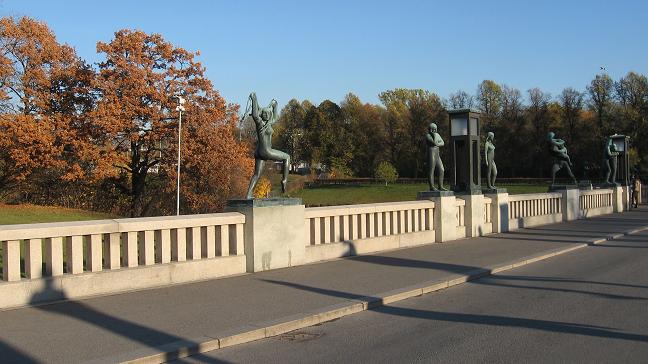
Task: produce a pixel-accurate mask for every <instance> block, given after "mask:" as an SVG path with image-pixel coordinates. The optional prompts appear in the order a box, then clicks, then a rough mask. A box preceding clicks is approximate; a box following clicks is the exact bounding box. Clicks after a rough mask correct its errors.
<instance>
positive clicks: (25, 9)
mask: <svg viewBox="0 0 648 364" xmlns="http://www.w3.org/2000/svg"><path fill="white" fill-rule="evenodd" d="M647 4H648V2H646V1H624V0H617V1H598V0H589V1H568V0H563V1H541V0H536V1H522V0H518V1H495V0H493V1H467V0H464V1H415V0H400V1H364V0H361V1H352V0H347V1H338V0H328V1H306V0H302V1H283V0H278V1H236V0H230V1H221V0H214V1H207V0H202V1H164V0H158V1H149V0H139V1H138V0H130V1H123V0H111V1H93V0H85V1H77V0H58V1H56V0H40V1H39V0H0V14H1V15H2V16H7V15H11V16H22V15H27V16H30V17H33V18H36V19H39V20H42V21H45V22H46V23H47V24H48V25H49V26H50V28H51V29H52V30H53V31H54V32H55V33H56V35H57V37H58V39H59V41H60V42H64V43H68V44H70V45H71V46H73V47H75V48H76V50H77V52H78V54H79V55H80V56H81V57H83V58H84V59H86V60H87V61H89V62H96V61H98V60H99V59H100V58H99V56H98V55H97V54H96V42H97V41H104V42H108V41H110V40H111V39H112V36H113V33H114V32H115V31H117V30H119V29H122V28H131V29H141V30H143V31H145V32H148V33H160V34H162V35H163V36H164V38H165V39H167V40H168V41H170V42H172V43H173V44H174V45H176V46H179V47H183V48H185V49H187V50H192V51H196V50H199V51H200V52H201V56H200V57H199V60H200V61H201V62H202V63H203V64H204V65H205V67H206V68H207V76H208V77H209V78H210V79H211V80H212V82H213V83H214V85H215V87H216V88H217V89H218V90H220V92H221V94H222V95H223V96H224V97H225V98H226V100H227V101H229V102H235V103H239V104H241V103H243V104H244V103H245V100H246V98H247V95H248V94H249V92H250V91H252V90H255V91H256V92H257V94H258V95H259V97H260V99H261V100H269V99H271V98H273V97H274V98H276V99H277V100H279V103H280V105H284V104H285V103H287V102H288V100H289V99H291V98H297V99H300V100H302V99H309V100H311V101H312V102H314V103H316V104H318V103H319V102H321V101H323V100H324V99H330V100H332V101H335V102H339V101H341V100H342V99H343V98H344V96H345V95H346V94H347V93H348V92H353V93H355V94H356V95H358V96H359V97H360V98H361V99H362V100H363V101H365V102H374V103H377V102H378V94H379V93H380V92H381V91H384V90H388V89H393V88H397V87H405V88H423V89H427V90H430V91H433V92H436V93H437V94H439V95H440V96H441V97H447V96H448V95H449V94H450V93H451V92H454V91H456V90H460V89H462V90H465V91H467V92H469V93H471V94H472V93H474V92H475V90H476V87H477V84H478V83H479V82H481V81H482V80H484V79H493V80H495V81H496V82H498V83H504V84H507V85H509V86H512V87H516V88H519V89H520V90H521V91H522V92H524V93H525V91H526V90H527V89H529V88H532V87H540V88H541V89H543V90H545V91H548V92H551V94H552V95H554V96H555V95H557V94H558V93H560V92H561V90H562V89H563V88H565V87H569V86H571V87H574V88H576V89H579V90H583V91H584V90H585V86H586V85H587V84H588V83H589V81H590V80H591V79H592V78H593V77H594V76H595V74H596V73H597V72H599V67H600V66H601V65H604V66H605V67H606V68H607V72H608V73H609V74H610V76H612V77H613V78H614V79H618V78H619V77H621V76H623V75H625V74H626V73H627V72H628V71H636V72H640V73H644V74H648V47H646V42H647V40H648V25H647V24H646V20H645V19H647V18H648V5H647ZM264 102H265V101H264Z"/></svg>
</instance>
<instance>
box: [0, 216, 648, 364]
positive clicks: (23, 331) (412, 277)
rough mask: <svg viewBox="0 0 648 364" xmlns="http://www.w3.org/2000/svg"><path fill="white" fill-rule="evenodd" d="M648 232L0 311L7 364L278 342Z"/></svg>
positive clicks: (540, 232)
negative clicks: (334, 322)
mask: <svg viewBox="0 0 648 364" xmlns="http://www.w3.org/2000/svg"><path fill="white" fill-rule="evenodd" d="M642 228H648V209H646V208H642V209H640V210H633V211H631V212H626V213H622V214H612V215H604V216H600V217H596V218H592V219H587V220H578V221H574V222H570V223H564V224H555V225H547V226H540V227H535V228H528V229H522V230H517V231H514V232H510V233H505V234H495V235H489V236H487V237H481V238H473V239H463V240H457V241H453V242H448V243H444V244H430V245H426V246H421V247H416V248H410V249H402V250H396V251H391V252H386V253H382V254H373V255H365V256H358V257H354V258H349V259H340V260H335V261H329V262H325V263H318V264H311V265H306V266H300V267H294V268H287V269H280V270H274V271H268V272H262V273H255V274H247V275H242V276H238V277H231V278H225V279H218V280H212V281H205V282H199V283H193V284H183V285H178V286H172V287H166V288H161V289H152V290H146V291H139V292H130V293H125V294H119V295H114V296H107V297H98V298H92V299H86V300H81V301H70V302H61V303H54V304H48V305H42V306H38V307H29V308H22V309H15V310H8V311H3V312H0V327H1V328H2V330H0V358H1V359H2V361H3V362H11V363H13V362H30V361H31V362H65V363H77V362H88V361H92V362H119V361H128V360H133V359H138V358H145V357H148V359H149V360H150V361H159V360H160V359H172V358H174V357H175V356H177V355H180V356H182V355H185V354H186V353H187V351H189V352H192V351H208V350H214V349H217V348H219V347H224V346H227V345H233V344H236V343H239V342H246V341H249V340H255V339H258V338H262V337H266V336H272V335H276V334H280V333H283V332H286V331H290V330H294V329H297V328H300V327H305V326H309V325H313V324H317V323H319V322H323V321H327V320H331V319H334V318H337V317H341V316H344V315H346V314H351V313H353V312H358V311H361V310H364V309H367V308H369V307H373V306H376V305H379V304H386V303H389V302H394V301H397V300H400V299H405V298H407V297H412V296H416V295H420V294H422V293H426V292H430V291H434V290H438V289H443V288H445V287H447V286H449V285H453V284H459V283H461V282H464V281H466V280H468V279H474V278H477V277H479V276H483V275H485V274H489V273H491V272H497V271H502V270H506V269H510V268H513V267H514V266H519V265H523V264H527V263H530V262H533V261H535V260H539V259H544V258H547V257H550V256H552V255H556V254H560V253H564V252H567V251H569V250H573V249H578V248H581V247H584V246H586V245H587V244H588V243H589V244H591V243H596V242H602V241H605V240H607V239H609V238H612V237H613V236H614V235H617V234H624V233H632V232H633V231H636V230H637V229H642Z"/></svg>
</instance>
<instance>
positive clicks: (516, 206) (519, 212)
mask: <svg viewBox="0 0 648 364" xmlns="http://www.w3.org/2000/svg"><path fill="white" fill-rule="evenodd" d="M562 200H563V194H561V193H533V194H521V195H511V196H509V216H508V218H509V229H510V230H514V229H517V228H522V227H530V226H537V225H543V224H551V223H555V222H560V221H562V220H563V217H562Z"/></svg>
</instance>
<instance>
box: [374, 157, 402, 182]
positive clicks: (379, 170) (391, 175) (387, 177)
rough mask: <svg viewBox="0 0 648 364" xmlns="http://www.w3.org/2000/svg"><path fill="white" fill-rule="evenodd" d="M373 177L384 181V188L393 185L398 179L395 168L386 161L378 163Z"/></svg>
mask: <svg viewBox="0 0 648 364" xmlns="http://www.w3.org/2000/svg"><path fill="white" fill-rule="evenodd" d="M374 175H375V176H376V178H377V179H380V180H383V181H385V186H387V183H394V182H396V180H397V179H398V172H397V171H396V168H394V166H393V165H392V164H391V163H389V162H386V161H383V162H380V164H378V167H376V171H375V172H374Z"/></svg>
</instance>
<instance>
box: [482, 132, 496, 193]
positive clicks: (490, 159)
mask: <svg viewBox="0 0 648 364" xmlns="http://www.w3.org/2000/svg"><path fill="white" fill-rule="evenodd" d="M494 138H495V134H494V133H493V132H490V131H489V132H488V134H486V143H484V157H485V158H486V166H487V167H488V173H487V175H486V187H487V188H489V189H497V187H495V179H496V178H497V165H496V164H495V145H494V144H493V139H494Z"/></svg>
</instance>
